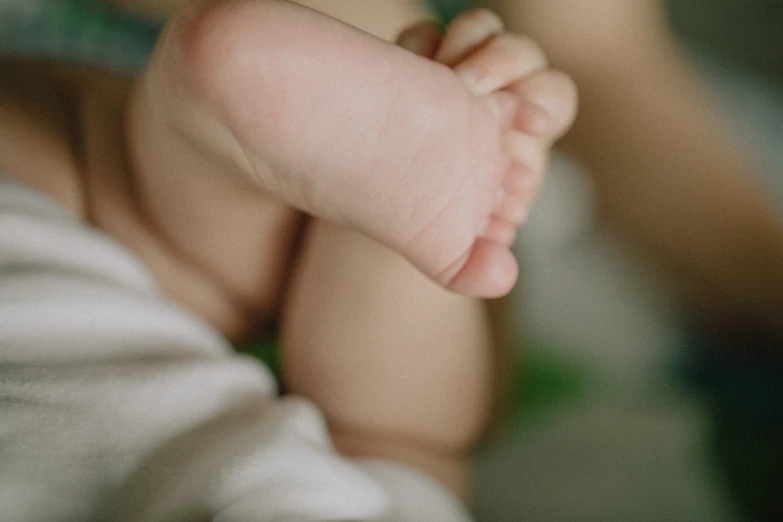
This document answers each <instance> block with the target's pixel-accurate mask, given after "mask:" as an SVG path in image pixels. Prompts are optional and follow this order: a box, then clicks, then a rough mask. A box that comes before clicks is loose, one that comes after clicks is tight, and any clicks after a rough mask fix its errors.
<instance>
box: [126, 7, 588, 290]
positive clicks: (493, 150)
mask: <svg viewBox="0 0 783 522" xmlns="http://www.w3.org/2000/svg"><path fill="white" fill-rule="evenodd" d="M401 43H402V45H403V46H405V45H406V43H407V45H408V46H409V47H417V48H418V50H419V51H420V52H421V54H424V55H425V57H424V58H422V57H421V56H417V55H415V54H414V53H411V52H409V51H407V50H405V49H403V48H401V47H398V46H393V45H390V44H387V43H385V42H383V41H381V40H378V39H376V38H374V37H372V36H370V35H367V34H365V33H363V32H361V31H358V30H354V29H353V28H350V27H348V26H345V25H343V24H341V23H339V22H337V21H335V20H333V19H331V18H328V17H325V16H323V15H320V14H318V13H316V12H314V11H311V10H309V9H307V8H303V7H301V6H298V5H296V4H292V3H289V2H278V1H253V0H249V1H247V0H245V1H240V0H233V1H223V2H213V3H210V4H206V5H203V4H201V5H197V6H195V7H191V8H190V9H186V10H185V11H184V12H182V13H181V14H180V15H178V16H176V17H175V18H174V19H172V21H171V22H170V23H169V26H168V30H167V31H166V33H165V35H164V36H163V38H162V41H161V44H160V45H159V48H158V50H157V52H156V54H155V56H154V57H153V60H152V63H151V65H150V66H149V68H148V70H147V72H146V74H145V76H144V78H143V81H142V83H141V85H140V86H139V88H137V90H136V95H135V97H134V99H133V100H132V109H131V127H130V143H131V149H130V152H131V156H132V159H133V162H134V166H135V168H136V171H137V175H138V177H139V183H138V184H139V187H140V190H141V197H143V198H144V199H145V206H146V207H147V208H148V209H149V210H150V211H151V214H152V215H153V217H154V219H155V220H156V221H157V222H158V223H159V226H160V227H161V229H162V230H163V232H164V233H166V234H167V235H168V236H170V237H171V238H172V240H173V241H174V242H179V243H181V245H180V246H181V248H183V249H187V250H190V251H191V252H190V254H191V256H192V257H196V258H199V257H202V255H201V253H200V252H197V251H194V250H196V249H197V247H196V246H194V245H198V243H199V241H197V240H196V238H193V237H192V236H193V235H194V233H196V232H195V230H200V231H203V228H201V227H195V226H194V222H193V217H192V216H191V215H190V213H188V212H182V211H181V210H180V209H179V208H178V207H176V206H174V207H172V205H171V201H176V200H177V199H178V198H181V197H182V195H181V193H182V190H183V189H182V185H181V184H178V182H177V181H175V180H173V179H171V178H169V179H168V180H167V181H168V184H164V183H161V182H160V181H159V177H160V176H159V174H158V173H160V172H167V171H169V172H172V171H178V172H187V173H189V176H190V177H191V180H192V179H193V178H195V177H198V176H200V175H202V174H203V176H204V177H210V176H212V177H213V178H214V176H216V175H219V176H221V177H223V178H224V179H222V180H221V179H212V180H210V181H206V180H205V181H203V182H204V183H209V184H210V185H211V186H212V189H211V190H210V193H212V194H213V196H214V194H215V191H216V190H218V186H219V185H224V186H227V185H228V184H230V183H239V184H244V185H243V190H244V191H245V192H248V193H255V194H258V195H264V196H267V197H270V198H271V199H274V200H278V201H282V202H284V203H285V204H286V205H288V206H290V207H293V208H295V209H298V210H300V211H303V212H305V213H306V214H309V215H311V216H315V217H318V218H321V219H324V220H327V221H329V222H332V223H335V224H339V225H343V226H346V227H349V228H352V229H355V230H357V231H360V232H362V233H364V234H366V235H368V236H370V237H372V238H374V239H376V240H378V241H380V242H381V243H383V244H385V245H387V246H389V247H391V248H392V249H393V250H395V251H397V252H398V253H400V254H402V255H403V256H404V257H405V258H407V259H408V260H409V261H410V262H411V263H413V264H414V265H415V266H416V267H418V269H419V270H421V271H422V272H423V273H424V274H425V275H426V276H428V277H429V278H431V279H433V280H434V281H435V282H437V283H438V284H440V285H442V286H444V287H446V288H448V289H450V290H453V291H455V292H458V293H461V294H465V295H470V296H475V297H498V296H501V295H504V294H506V293H507V292H508V291H509V290H510V289H511V287H512V286H513V284H514V283H515V281H516V277H517V267H516V263H515V260H514V258H513V256H512V254H511V252H510V250H509V246H510V244H511V243H512V241H513V239H514V235H515V233H514V231H515V228H516V227H517V226H518V225H519V224H521V223H522V222H523V221H524V219H525V217H526V215H527V212H528V210H529V207H530V203H531V200H532V198H533V195H534V193H535V191H536V188H537V187H538V185H539V183H540V181H541V176H542V172H543V170H544V164H545V156H546V152H547V150H548V147H549V145H550V144H551V142H552V140H554V139H556V138H557V137H558V136H559V135H560V134H561V133H562V132H563V131H564V129H565V128H566V127H567V126H568V125H569V124H570V122H571V119H572V118H573V114H574V98H575V96H574V89H573V87H572V84H571V83H570V81H569V80H568V78H567V77H566V76H565V75H563V74H560V73H557V72H554V71H552V70H549V69H547V65H546V61H545V58H544V56H543V54H542V53H541V52H540V51H539V49H538V48H537V47H535V46H534V45H533V44H532V42H530V41H529V40H527V39H524V38H522V37H519V36H516V35H512V34H507V33H503V31H502V26H501V24H500V21H499V20H498V19H497V18H496V17H495V16H494V15H491V14H490V13H488V12H485V11H479V12H476V13H473V14H471V15H468V16H467V17H465V18H464V19H462V20H461V21H458V22H457V23H456V24H455V25H454V26H453V28H452V29H451V30H450V31H449V32H448V33H447V34H446V35H445V36H444V37H443V39H442V41H441V39H440V36H439V35H438V34H437V33H436V32H435V30H434V27H432V26H429V25H420V26H417V27H415V28H412V29H411V30H409V31H407V32H406V33H405V34H403V35H402V38H401ZM217 173H219V174H217ZM232 175H233V176H232ZM231 177H233V179H226V178H231ZM189 183H192V181H191V182H189ZM182 184H184V180H183V182H182ZM172 192H174V193H177V195H174V194H172ZM221 230H223V234H224V235H225V230H226V228H225V226H221ZM240 248H241V246H237V247H236V248H234V249H233V250H237V249H240ZM204 250H211V251H215V248H214V246H213V245H211V246H210V247H209V249H204ZM217 250H218V251H219V250H220V249H217ZM246 250H247V249H246ZM207 264H209V261H207ZM212 264H213V265H219V264H220V263H212ZM214 268H215V269H216V270H217V271H219V270H220V267H219V266H215V267H214ZM234 270H236V268H234Z"/></svg>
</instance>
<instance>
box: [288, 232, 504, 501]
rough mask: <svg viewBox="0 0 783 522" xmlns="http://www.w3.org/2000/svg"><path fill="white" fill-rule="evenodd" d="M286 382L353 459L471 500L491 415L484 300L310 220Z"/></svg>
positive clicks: (293, 306)
mask: <svg viewBox="0 0 783 522" xmlns="http://www.w3.org/2000/svg"><path fill="white" fill-rule="evenodd" d="M282 335H283V345H284V349H283V378H284V382H285V385H286V386H287V388H288V389H289V391H291V392H292V393H295V394H298V395H303V396H305V397H308V398H310V399H311V400H312V401H314V402H315V403H316V404H317V405H318V406H319V407H320V408H321V409H322V411H323V412H324V414H325V416H326V418H327V422H328V424H329V427H330V431H331V434H332V437H333V439H334V442H335V444H336V445H337V447H338V449H339V450H340V451H342V452H343V453H344V454H346V455H347V456H350V457H377V458H385V459H391V460H396V461H399V462H402V463H404V464H408V465H410V466H413V467H414V468H417V469H419V470H421V471H424V472H425V473H428V474H430V475H431V476H433V477H435V478H436V479H438V480H439V481H441V482H442V483H443V484H444V485H445V486H447V487H448V488H449V489H451V490H452V491H453V492H455V493H457V494H458V495H460V496H462V497H463V498H464V497H465V496H466V494H467V490H468V467H469V460H470V458H469V457H470V453H471V450H472V448H473V446H474V445H475V443H476V442H477V440H478V439H479V438H480V437H481V435H482V434H483V433H484V431H485V429H486V427H487V425H488V423H489V421H490V417H491V415H492V412H493V403H494V399H495V393H496V392H495V388H496V380H495V378H494V377H495V374H496V369H497V367H496V357H495V350H494V346H493V339H494V336H493V331H492V328H491V325H490V321H489V318H488V317H487V315H486V311H485V306H484V304H483V303H482V302H480V301H476V300H472V299H468V298H465V297H462V296H458V295H455V294H452V293H450V292H448V291H446V290H443V289H442V288H440V287H438V286H436V285H435V284H434V283H432V282H431V281H429V280H428V279H427V278H425V277H424V276H423V275H421V274H420V273H419V272H418V271H417V270H416V269H415V268H413V267H412V265H410V264H409V263H408V262H407V261H405V260H404V259H403V258H402V257H401V256H399V255H397V254H396V253H394V252H392V251H391V250H389V249H387V248H386V247H384V246H382V245H380V244H378V243H376V242H374V241H373V240H370V239H367V238H365V237H363V236H361V235H359V234H357V233H355V232H352V231H349V230H347V229H344V228H339V227H336V226H333V225H330V224H327V223H324V222H320V221H316V222H313V223H312V224H311V225H310V227H309V228H308V230H307V232H306V233H305V236H304V241H303V244H302V249H301V251H300V255H299V258H298V260H297V262H296V265H295V269H294V271H293V273H292V278H291V282H290V286H289V289H288V292H287V297H286V300H285V302H284V304H283V319H282Z"/></svg>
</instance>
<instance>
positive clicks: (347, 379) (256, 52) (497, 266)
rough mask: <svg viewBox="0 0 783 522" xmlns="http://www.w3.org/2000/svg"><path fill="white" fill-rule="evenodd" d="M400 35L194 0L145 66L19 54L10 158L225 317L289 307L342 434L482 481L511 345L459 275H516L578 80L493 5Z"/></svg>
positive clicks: (287, 9) (238, 320)
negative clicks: (384, 37) (482, 458)
mask: <svg viewBox="0 0 783 522" xmlns="http://www.w3.org/2000/svg"><path fill="white" fill-rule="evenodd" d="M398 43H399V46H393V45H390V44H388V43H386V42H383V41H381V40H379V39H376V38H374V37H372V36H370V35H368V34H366V33H363V32H361V31H359V30H357V29H354V28H352V27H349V26H346V25H344V24H342V23H340V22H338V21H336V20H334V19H332V18H329V17H327V16H324V15H322V14H319V13H317V12H315V11H311V10H309V9H307V8H304V7H302V6H299V5H296V4H293V3H290V2H284V1H281V0H220V1H209V2H198V3H194V4H190V5H188V6H187V7H185V8H184V9H183V10H181V11H179V12H178V13H175V14H174V15H172V17H171V18H170V20H169V22H168V24H167V27H166V30H165V32H164V34H163V35H162V37H161V40H160V42H159V44H158V47H157V49H156V51H155V54H154V56H153V58H152V60H151V62H150V64H149V66H148V67H147V69H146V70H145V72H144V73H143V75H142V76H141V77H140V78H137V79H135V80H133V81H128V80H126V79H118V78H114V77H109V76H107V75H102V74H99V73H96V72H95V71H88V70H84V69H80V68H74V67H71V66H64V65H63V66H59V65H58V66H33V65H24V64H16V65H9V66H8V67H9V69H10V70H11V71H10V72H11V73H12V74H9V75H3V77H0V87H2V91H0V94H3V95H4V97H5V99H4V100H2V99H0V101H1V102H3V103H0V111H2V110H5V111H9V110H10V113H9V114H7V115H6V116H8V117H4V118H0V128H3V127H2V125H11V126H12V128H11V130H8V129H6V130H7V132H5V133H4V135H5V136H7V137H8V139H6V140H4V141H3V142H2V143H0V168H2V170H3V171H4V172H8V173H10V174H11V175H16V176H18V177H20V178H21V179H22V180H23V181H25V182H27V183H29V184H31V185H33V186H36V187H38V188H40V189H42V190H44V191H46V192H48V193H50V194H51V195H52V196H54V197H55V198H57V199H58V200H59V201H60V202H62V203H63V204H64V205H65V206H66V207H68V208H70V209H71V210H73V211H74V213H76V214H77V215H79V216H81V217H82V218H84V219H85V221H87V222H89V223H91V224H92V225H95V226H97V227H99V228H102V229H103V230H105V231H106V232H108V233H109V234H111V235H113V236H115V237H116V238H118V239H119V240H120V241H122V242H123V243H125V244H126V245H128V246H129V247H130V248H131V249H132V250H134V251H135V252H136V254H137V255H138V256H139V257H140V258H141V259H142V260H143V261H144V262H145V263H146V265H147V266H148V267H149V269H150V270H151V271H152V273H153V274H154V275H155V276H156V278H157V280H158V281H159V283H160V285H161V287H162V289H163V291H164V292H165V293H166V294H167V295H168V296H169V297H170V298H172V299H173V300H176V301H178V302H179V303H180V304H182V305H183V306H186V307H188V308H190V309H191V310H192V311H193V312H194V313H196V314H198V315H199V316H201V317H202V318H203V319H204V320H206V321H207V322H209V323H210V324H212V325H213V326H214V327H216V328H217V329H219V330H220V331H221V332H222V333H223V334H224V335H226V336H227V337H229V338H234V339H235V338H239V337H242V336H244V335H247V334H248V333H249V332H251V331H252V330H253V329H255V328H256V327H257V326H258V325H259V324H260V323H264V322H266V321H269V320H271V319H273V318H274V317H278V316H279V317H280V324H281V334H282V337H283V348H284V349H283V357H284V361H283V362H284V380H285V383H286V386H287V388H288V389H289V390H290V391H292V392H293V393H297V394H300V395H304V396H306V397H309V398H310V399H312V400H313V401H314V402H315V403H316V404H317V405H318V406H319V407H320V408H321V410H322V411H323V412H324V414H325V416H326V418H327V422H328V423H329V427H330V430H331V432H332V436H333V438H334V442H335V444H336V446H337V447H338V448H339V449H340V450H341V451H342V452H343V453H345V454H346V455H349V456H367V455H370V456H378V457H382V458H388V459H392V460H398V461H401V462H404V463H407V464H409V465H411V466H413V467H417V468H419V469H422V470H424V471H425V472H427V473H429V474H430V475H432V476H434V477H436V478H437V479H438V480H440V481H441V482H442V483H443V484H445V485H446V486H447V487H449V488H450V489H451V490H452V491H454V492H456V493H458V494H460V495H462V496H464V495H465V494H466V491H467V489H468V487H467V486H466V471H465V464H466V462H467V456H468V455H469V453H470V449H471V448H472V446H473V445H474V444H475V442H476V440H477V439H478V438H479V437H480V436H481V434H482V432H483V431H484V429H485V428H486V425H487V422H488V417H489V415H490V414H491V410H492V406H491V404H492V396H493V395H494V393H495V392H494V385H493V382H492V375H493V374H494V373H495V372H496V370H497V368H496V367H495V366H494V364H495V363H494V362H493V357H494V355H493V353H492V348H491V347H492V344H493V340H492V335H491V334H490V332H489V330H490V329H489V325H488V323H487V320H486V316H485V315H484V313H483V310H482V306H481V303H479V302H477V301H475V300H473V299H467V298H465V297H462V296H460V295H457V294H464V295H468V296H474V297H495V296H500V295H503V294H505V293H506V292H508V291H509V290H510V288H511V287H512V285H513V284H514V282H515V280H516V276H517V273H516V270H517V268H516V263H515V261H514V258H513V257H512V255H511V253H510V250H509V247H510V245H511V243H512V241H513V240H514V235H515V228H516V227H517V226H518V225H519V224H521V223H522V222H523V221H524V219H525V216H526V215H527V212H528V210H529V208H530V205H531V202H532V199H533V197H534V196H535V193H536V190H537V188H538V186H539V185H540V183H541V180H542V176H543V172H544V169H545V163H546V157H547V154H548V150H549V147H550V146H551V144H552V142H553V141H554V140H556V139H557V138H558V137H559V136H560V135H561V134H562V133H563V132H564V131H565V130H566V129H567V127H568V126H569V125H570V123H571V121H572V119H573V117H574V112H575V104H576V95H575V89H574V87H573V84H572V83H571V81H570V80H569V79H568V78H567V77H566V76H565V75H563V74H562V73H559V72H557V71H553V70H551V69H549V68H548V67H547V63H546V60H545V57H544V55H543V54H542V52H541V51H540V49H539V48H538V47H537V46H536V45H535V44H533V43H532V42H531V41H530V40H528V39H526V38H524V37H522V36H519V35H514V34H509V33H505V32H504V31H503V27H502V24H501V22H500V20H499V19H498V18H497V17H496V16H495V15H493V14H492V13H490V12H488V11H481V10H480V11H473V12H470V13H467V14H465V15H463V16H462V17H460V18H459V19H457V20H456V21H455V22H454V23H453V24H452V25H451V26H450V27H449V29H448V31H447V32H446V34H444V35H442V34H441V33H440V31H439V30H438V29H437V28H436V26H434V25H433V24H429V23H422V24H418V25H415V26H413V27H411V28H410V29H408V30H406V31H404V32H403V33H402V34H401V35H400V38H399V42H398ZM411 51H413V52H411ZM13 68H15V69H16V70H14V69H13ZM25 82H30V83H29V85H28V84H26V83H25ZM41 85H46V86H48V87H47V89H49V90H51V92H50V91H49V90H47V89H42V88H41ZM60 90H63V91H65V93H66V94H65V95H63V93H62V92H60ZM39 92H40V93H42V94H41V95H40V97H36V96H37V94H35V93H39ZM9 100H10V101H9ZM61 100H69V101H72V100H75V101H76V103H73V104H72V105H68V106H66V107H61V106H59V105H57V103H59V102H60V101H61ZM52 105H55V106H52ZM74 107H77V108H78V110H76V111H75V110H74ZM22 113H24V114H27V115H31V116H30V118H27V119H26V118H24V117H20V114H22ZM42 114H46V115H47V116H46V117H42V116H41V115H42ZM74 114H76V116H74ZM69 118H71V119H69ZM73 118H75V121H74V120H73ZM2 122H5V123H2ZM73 129H78V131H79V134H80V135H81V136H82V140H81V142H80V143H79V144H78V145H79V147H74V141H73V140H72V139H71V134H70V133H71V132H73ZM16 136H18V137H19V139H18V140H15V137H16ZM31 136H37V138H36V139H30V137H31ZM31 144H34V145H31ZM3 147H6V148H3ZM303 213H304V214H307V215H310V216H313V217H314V218H316V219H314V220H312V222H311V223H310V224H309V225H308V226H307V227H305V228H303V227H302V226H301V224H302V217H301V216H302V215H303ZM357 232H358V233H360V235H359V234H357ZM298 237H300V238H301V241H297V238H298ZM381 243H382V244H383V245H385V246H381V245H380V244H381ZM403 258H405V259H407V261H403ZM411 266H415V267H416V268H417V270H414V269H413V268H411ZM444 288H445V289H447V290H444ZM403 375H404V380H401V376H403Z"/></svg>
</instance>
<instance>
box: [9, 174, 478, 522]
mask: <svg viewBox="0 0 783 522" xmlns="http://www.w3.org/2000/svg"><path fill="white" fill-rule="evenodd" d="M411 510H413V511H411ZM0 520H3V521H4V522H17V521H18V522H22V521H23V522H38V521H41V522H58V521H80V522H88V521H99V520H107V521H112V522H115V521H139V522H142V521H143V522H155V521H177V522H182V521H189V520H194V521H196V520H197V521H204V520H214V521H216V522H245V521H247V522H250V521H253V522H257V521H273V522H283V521H289V522H292V521H297V522H304V521H327V520H333V521H344V520H351V521H354V520H363V521H364V520H366V521H378V522H381V521H382V522H398V521H399V522H403V521H406V522H407V521H409V522H415V521H419V520H421V521H422V522H423V521H425V520H426V521H428V522H440V521H443V522H447V521H448V522H459V521H461V520H467V518H466V516H465V515H464V513H462V510H461V508H460V506H459V504H458V503H457V502H456V501H455V500H454V499H453V498H451V496H450V495H449V494H448V493H447V492H446V491H445V490H443V489H442V488H441V487H440V486H439V485H438V484H436V483H435V482H433V481H431V480H430V479H427V478H426V477H424V476H422V475H420V474H418V473H417V472H415V471H413V470H409V469H407V468H405V467H403V466H399V465H397V464H392V463H388V462H386V463H384V462H378V461H373V462H362V463H360V464H359V465H357V464H356V463H352V462H350V461H348V460H346V459H343V458H341V457H340V456H339V455H337V454H336V453H335V451H334V449H333V447H332V445H331V443H330V441H329V439H328V436H327V433H326V429H325V426H324V423H323V421H322V419H321V416H320V414H319V412H318V411H317V410H316V409H315V408H314V407H313V406H312V405H311V404H310V403H308V402H306V401H304V400H302V399H297V398H288V399H282V400H281V399H278V398H276V397H275V383H274V380H273V378H272V376H271V375H270V373H269V372H268V371H267V370H266V369H265V368H264V367H263V366H261V365H260V364H258V363H257V362H256V361H254V360H251V359H248V358H245V357H243V356H239V355H236V354H234V353H233V352H232V351H231V349H230V347H229V346H228V345H227V344H226V342H225V341H224V340H223V339H222V338H221V337H220V336H219V335H218V334H217V333H216V332H214V331H213V330H212V329H210V328H209V327H207V326H206V325H204V324H203V323H202V322H200V321H199V320H198V319H196V318H195V317H193V316H192V315H190V314H188V313H187V312H186V311H184V310H182V309H180V308H178V307H176V306H174V305H173V304H171V303H170V302H167V301H166V300H165V299H163V298H162V297H161V296H160V295H159V293H158V291H157V288H156V285H155V282H154V281H153V280H152V278H151V276H150V275H149V274H148V272H147V271H146V270H145V269H144V267H143V266H142V265H141V264H140V263H139V262H138V261H137V260H136V259H135V258H134V257H133V255H131V254H130V253H129V252H128V251H127V250H126V249H124V248H123V247H122V246H120V245H119V244H117V243H116V242H114V241H113V240H111V239H110V238H108V237H106V236H105V235H103V234H101V233H99V232H97V231H95V230H92V229H90V228H88V227H86V226H84V225H82V224H80V223H79V222H77V221H76V220H74V219H72V218H71V217H70V216H68V215H67V214H66V213H64V212H63V211H62V210H60V209H59V208H58V207H57V206H56V205H55V204H54V203H53V202H52V201H51V200H49V199H48V198H46V197H44V196H42V195H41V194H39V193H37V192H35V191H33V190H31V189H29V188H26V187H24V186H23V185H20V184H18V183H15V182H11V181H5V180H3V179H2V178H0Z"/></svg>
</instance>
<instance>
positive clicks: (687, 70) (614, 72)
mask: <svg viewBox="0 0 783 522" xmlns="http://www.w3.org/2000/svg"><path fill="white" fill-rule="evenodd" d="M488 3H489V4H494V6H493V7H495V8H496V9H497V10H498V11H499V12H500V13H501V14H502V15H503V16H504V17H505V19H506V21H507V23H508V24H509V25H510V26H511V27H512V28H514V29H517V30H522V31H524V32H526V33H528V34H530V35H531V36H533V37H534V38H536V39H537V40H538V41H539V43H541V45H542V46H543V47H544V49H546V51H547V52H548V54H549V56H550V57H551V59H552V61H553V62H554V64H555V65H556V66H557V67H560V68H562V69H564V70H565V71H567V72H569V73H570V74H571V75H572V76H573V77H574V79H575V80H576V82H577V84H578V85H579V87H580V95H581V104H580V105H581V109H580V110H581V113H580V115H579V117H578V118H577V122H576V125H575V127H574V129H573V131H572V132H571V133H570V134H569V135H568V136H567V137H566V139H565V140H564V142H563V145H564V147H565V149H566V150H567V151H568V152H570V153H572V154H574V155H575V156H576V157H577V158H578V159H579V160H580V161H581V162H582V163H583V164H584V165H585V166H586V167H587V168H588V169H589V171H590V172H591V174H592V176H593V178H594V180H595V182H596V186H597V189H598V194H599V198H600V203H601V210H602V211H603V212H604V214H605V217H607V218H608V219H609V220H610V221H611V222H612V223H613V224H614V225H616V226H617V228H618V229H620V231H621V232H622V233H624V234H625V235H627V236H629V237H630V238H631V239H632V240H633V241H635V242H636V243H637V245H638V246H639V247H641V248H643V249H645V250H648V251H650V252H651V253H653V254H654V255H655V256H656V257H657V260H658V261H659V262H662V263H663V264H664V266H665V267H666V268H668V269H669V271H670V273H671V275H672V276H673V279H674V280H676V281H677V282H678V283H681V290H682V291H683V292H684V293H685V294H686V295H689V296H690V297H692V298H694V304H696V305H697V306H700V307H702V308H703V311H704V312H710V313H711V320H714V321H715V322H717V321H722V320H727V319H728V320H743V319H745V316H746V315H747V316H749V317H751V318H753V319H754V320H756V321H761V322H762V324H764V325H765V326H771V327H774V328H776V329H778V328H783V223H782V222H781V220H780V217H779V216H778V215H777V214H776V213H775V212H774V211H773V206H772V205H771V202H770V201H768V200H767V199H766V197H765V195H764V194H763V192H762V190H761V189H760V187H759V186H758V183H757V180H756V179H754V176H753V170H754V168H756V166H755V165H753V164H752V162H751V161H749V158H746V157H743V154H742V151H741V150H740V147H739V145H738V141H739V140H737V139H736V138H735V137H733V136H732V135H731V133H730V130H729V129H728V128H727V127H726V125H724V123H723V121H722V120H721V118H720V112H719V110H718V104H717V102H716V100H714V99H713V98H712V96H711V93H710V90H709V88H708V86H706V85H705V84H704V82H703V80H702V79H701V78H700V77H699V76H698V74H697V73H696V71H694V70H693V68H692V67H691V65H690V64H689V63H688V62H687V61H686V60H685V58H684V57H683V56H682V55H681V53H680V52H679V50H678V49H677V48H676V46H675V44H674V42H673V40H672V38H671V37H670V35H669V33H668V30H667V28H666V22H665V20H664V18H663V15H662V12H661V9H660V6H659V5H658V2H657V1H655V0H562V1H558V2H551V1H550V0H517V1H514V0H491V1H490V2H488Z"/></svg>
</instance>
